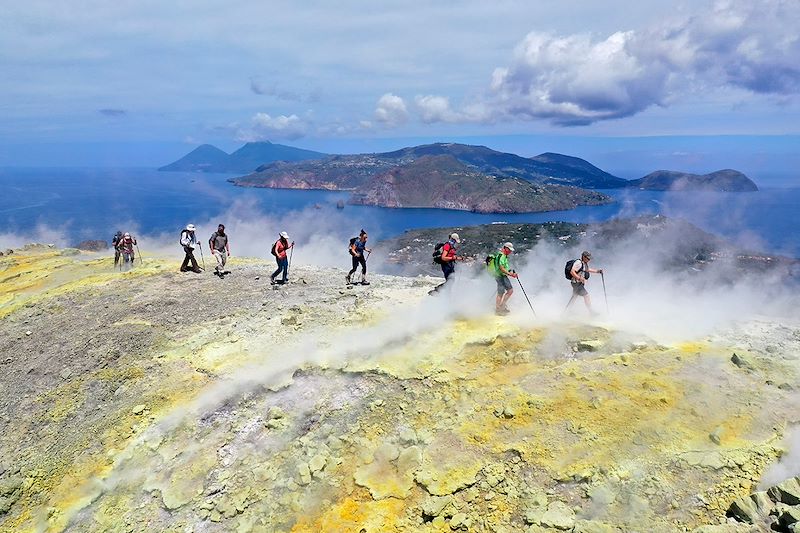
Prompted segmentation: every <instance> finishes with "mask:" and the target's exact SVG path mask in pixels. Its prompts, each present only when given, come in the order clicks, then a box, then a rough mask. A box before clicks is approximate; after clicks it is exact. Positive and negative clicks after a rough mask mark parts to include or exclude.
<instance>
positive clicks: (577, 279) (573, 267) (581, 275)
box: [564, 251, 603, 314]
mask: <svg viewBox="0 0 800 533" xmlns="http://www.w3.org/2000/svg"><path fill="white" fill-rule="evenodd" d="M591 260H592V254H591V252H589V251H584V252H583V253H581V258H580V259H573V260H571V261H568V262H567V264H566V265H565V269H564V270H565V274H568V278H567V279H569V281H570V284H571V285H572V297H571V298H570V299H569V303H567V309H568V308H569V306H571V305H572V302H574V301H575V298H577V297H578V296H583V302H584V303H585V304H586V309H588V310H589V313H590V314H594V311H592V299H591V298H590V297H589V292H588V291H587V290H586V281H587V280H588V279H589V274H590V273H592V274H602V273H603V269H602V268H599V269H594V268H589V261H591Z"/></svg>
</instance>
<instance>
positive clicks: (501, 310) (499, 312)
mask: <svg viewBox="0 0 800 533" xmlns="http://www.w3.org/2000/svg"><path fill="white" fill-rule="evenodd" d="M510 312H511V311H509V310H508V309H505V308H502V307H498V308H497V309H495V310H494V314H496V315H497V316H506V315H507V314H508V313H510Z"/></svg>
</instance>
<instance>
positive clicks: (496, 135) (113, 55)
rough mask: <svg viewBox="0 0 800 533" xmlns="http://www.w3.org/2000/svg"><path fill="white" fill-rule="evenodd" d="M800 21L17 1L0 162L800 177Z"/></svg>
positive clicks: (611, 7) (468, 7) (766, 5)
mask: <svg viewBox="0 0 800 533" xmlns="http://www.w3.org/2000/svg"><path fill="white" fill-rule="evenodd" d="M798 27H800V2H797V1H796V0H749V1H744V0H726V1H705V0H694V1H690V2H662V1H652V0H651V1H638V2H633V1H623V0H605V1H603V2H597V1H596V0H580V1H577V0H576V1H564V0H557V1H556V0H538V1H536V2H531V1H529V0H496V1H493V2H485V1H482V0H480V1H479V0H474V1H473V0H465V1H460V2H456V1H451V0H439V1H436V2H433V1H426V2H409V1H408V0H404V1H395V0H385V1H381V2H366V1H355V0H342V1H339V2H323V1H317V0H305V1H303V2H294V1H288V0H286V1H283V0H270V1H263V2H253V1H240V0H227V1H225V2H222V1H211V0H173V1H171V2H160V1H154V0H118V1H116V2H107V1H104V0H75V1H72V2H57V1H54V0H27V1H26V2H3V8H2V11H1V12H0V72H2V73H3V75H2V76H0V165H15V164H17V165H28V164H70V163H75V164H86V163H87V162H89V163H91V161H92V157H95V158H96V159H97V160H98V161H100V162H101V163H103V162H106V161H107V162H109V163H110V164H114V163H124V164H126V165H130V164H136V163H140V164H142V165H145V166H146V165H152V164H164V163H167V162H169V161H170V160H172V159H175V158H177V157H180V156H181V155H183V154H184V153H186V152H188V151H189V150H191V149H192V148H193V147H194V146H196V145H198V144H201V143H211V144H215V145H217V146H219V147H220V148H223V149H225V150H228V151H231V150H233V149H235V148H236V147H238V146H240V145H241V144H243V143H244V142H249V141H260V140H269V141H272V142H279V143H284V144H290V145H294V146H301V147H308V148H313V149H318V150H322V151H328V152H336V151H339V152H359V151H372V150H374V149H383V148H386V149H392V148H396V147H399V146H401V145H408V144H414V143H417V142H424V141H430V140H443V141H448V140H464V141H471V142H474V143H476V144H486V145H488V146H492V147H498V148H500V149H504V147H506V146H522V147H523V148H522V149H520V152H523V153H522V155H535V154H536V153H539V152H543V151H550V150H553V151H555V150H556V149H558V150H560V151H562V152H566V153H571V154H572V155H579V156H581V155H583V156H593V157H595V158H600V159H603V158H604V157H605V158H607V159H609V158H612V157H613V155H614V154H616V156H617V158H618V159H620V158H621V160H618V161H617V165H616V166H617V168H624V167H631V168H639V167H641V166H642V165H645V166H646V163H647V157H648V154H650V153H652V154H656V152H658V151H659V150H660V151H661V152H664V151H665V150H666V151H669V150H672V151H673V152H674V153H675V156H674V159H673V160H674V161H675V162H676V164H678V163H681V162H686V161H691V160H694V161H697V157H698V156H697V154H695V153H689V152H692V146H693V145H694V144H695V141H697V140H698V139H705V140H706V141H705V142H701V143H700V144H703V146H704V150H705V151H706V153H711V152H713V153H714V157H707V158H706V160H705V162H704V163H703V164H709V165H710V164H712V163H713V164H718V163H719V164H722V163H724V162H725V158H726V157H727V155H726V154H729V155H734V156H738V157H739V158H741V157H742V153H741V146H742V145H744V146H752V147H753V152H758V153H760V154H761V156H760V157H761V159H759V158H758V156H755V155H754V159H753V160H752V161H751V166H753V167H756V166H757V163H756V161H759V160H761V161H763V159H764V157H763V154H764V153H766V154H768V155H769V159H770V162H769V164H770V167H775V168H776V169H778V170H780V169H789V168H793V167H794V166H796V163H797V158H798V154H797V152H798V150H797V149H796V148H793V146H797V143H796V141H797V140H798V139H800V137H798V136H800V126H799V125H798V124H800V120H798V118H800V117H799V115H800V113H798V111H800V97H799V95H798V93H799V92H800V61H798V59H797V58H799V57H800V37H799V32H798ZM526 139H527V140H528V141H527V142H526ZM653 139H661V140H663V143H658V142H656V143H654V142H653ZM708 139H717V140H718V141H719V146H717V145H715V144H714V143H713V142H712V143H711V145H709V144H708V142H707V141H708ZM593 140H596V141H597V145H596V147H595V146H593V144H592V141H593ZM573 144H574V145H575V146H576V147H581V146H583V147H584V148H582V149H583V152H581V153H575V151H574V150H573V151H572V152H570V150H569V148H570V147H571V146H572V145H573ZM528 146H530V148H525V147H528ZM553 146H554V147H556V148H551V147H553ZM628 147H629V148H628ZM576 149H578V148H576ZM527 150H529V151H530V152H532V153H527V152H526V151H527ZM642 150H644V152H642ZM578 151H580V149H578ZM628 152H630V153H628ZM637 154H638V155H637ZM686 154H688V157H687V155H686ZM628 156H630V159H629V160H625V158H626V157H628ZM637 157H638V158H639V159H637ZM654 157H656V156H655V155H654ZM692 158H694V159H692ZM673 160H669V159H668V160H667V161H666V163H669V162H670V161H673ZM656 162H660V161H658V159H657V157H656V159H655V160H654V161H653V163H654V164H655V163H656ZM734 162H736V161H734ZM700 166H702V165H700ZM723 166H724V165H723ZM728 166H733V165H728ZM708 170H714V169H713V168H709V169H708Z"/></svg>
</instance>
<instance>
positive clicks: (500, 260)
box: [494, 252, 511, 278]
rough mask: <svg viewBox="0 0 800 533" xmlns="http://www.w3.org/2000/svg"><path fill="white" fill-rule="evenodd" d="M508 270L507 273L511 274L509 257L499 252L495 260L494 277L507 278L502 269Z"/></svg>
mask: <svg viewBox="0 0 800 533" xmlns="http://www.w3.org/2000/svg"><path fill="white" fill-rule="evenodd" d="M501 266H502V267H503V268H505V269H506V272H511V266H510V265H509V264H508V256H507V255H506V254H504V253H503V252H497V256H496V258H495V260H494V275H495V276H497V277H498V278H499V277H502V276H505V274H503V271H502V270H500V267H501Z"/></svg>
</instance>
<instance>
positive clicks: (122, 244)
mask: <svg viewBox="0 0 800 533" xmlns="http://www.w3.org/2000/svg"><path fill="white" fill-rule="evenodd" d="M136 244H137V243H136V238H135V237H131V234H130V233H127V232H125V234H124V235H123V236H122V239H120V241H119V243H118V244H117V248H118V249H119V253H120V254H121V255H122V260H123V262H124V263H125V264H126V265H127V264H128V263H130V265H131V266H133V261H134V259H135V257H134V255H135V254H134V253H133V247H134V246H136Z"/></svg>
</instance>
